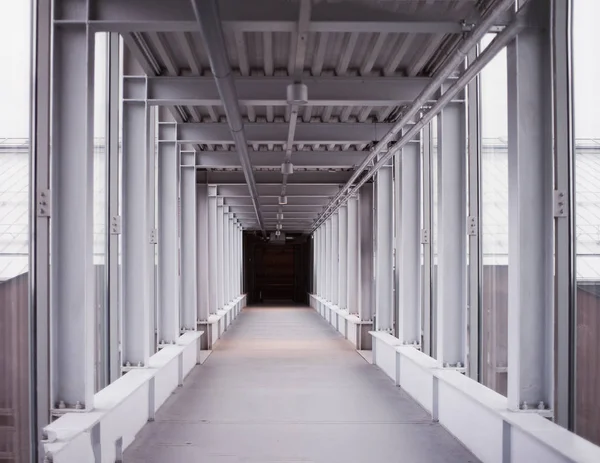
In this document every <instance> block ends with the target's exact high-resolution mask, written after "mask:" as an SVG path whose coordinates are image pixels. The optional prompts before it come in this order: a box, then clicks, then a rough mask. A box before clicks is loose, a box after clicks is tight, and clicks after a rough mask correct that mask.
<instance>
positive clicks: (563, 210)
mask: <svg viewBox="0 0 600 463" xmlns="http://www.w3.org/2000/svg"><path fill="white" fill-rule="evenodd" d="M567 214H568V207H567V192H566V191H564V190H554V217H567Z"/></svg>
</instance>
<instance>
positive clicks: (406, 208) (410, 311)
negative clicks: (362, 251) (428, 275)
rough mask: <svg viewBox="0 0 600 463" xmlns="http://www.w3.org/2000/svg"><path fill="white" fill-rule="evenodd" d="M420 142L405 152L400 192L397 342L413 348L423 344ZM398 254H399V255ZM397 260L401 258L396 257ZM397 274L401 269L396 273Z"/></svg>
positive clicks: (416, 142) (408, 147) (403, 151)
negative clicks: (421, 313) (411, 345)
mask: <svg viewBox="0 0 600 463" xmlns="http://www.w3.org/2000/svg"><path fill="white" fill-rule="evenodd" d="M419 148H420V144H419V140H415V141H414V142H411V143H408V144H407V145H405V146H404V148H403V149H402V172H401V175H402V177H401V182H400V183H401V185H397V187H399V188H400V190H401V192H402V193H401V198H400V200H401V202H402V216H401V217H397V218H396V221H399V222H400V227H399V234H400V240H399V241H400V242H399V244H400V248H399V249H396V252H397V253H398V254H399V255H400V256H401V259H400V260H399V261H398V260H396V262H397V265H398V266H399V275H400V281H399V283H400V284H399V288H398V289H399V293H400V294H399V305H398V309H399V311H398V338H399V339H400V341H403V342H406V343H410V344H421V323H420V320H421V319H420V317H419V314H420V308H421V305H420V291H421V287H420V282H421V278H420V277H421V252H420V250H421V236H420V234H421V233H420V231H421V223H420V219H421V213H420V212H421V211H420V208H421V159H420V154H421V153H420V149H419ZM398 251H399V252H398ZM397 257H398V256H397ZM396 271H398V269H397V270H396Z"/></svg>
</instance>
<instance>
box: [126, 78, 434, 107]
mask: <svg viewBox="0 0 600 463" xmlns="http://www.w3.org/2000/svg"><path fill="white" fill-rule="evenodd" d="M430 81H431V79H429V78H427V77H304V78H303V79H302V83H303V84H305V85H306V86H307V87H308V98H309V101H308V103H307V105H308V106H399V105H402V104H407V103H411V102H412V101H413V100H414V99H415V98H416V97H417V96H418V95H419V93H420V92H421V91H422V90H423V89H424V88H425V86H426V85H427V84H429V83H430ZM126 82H127V80H126ZM142 83H143V82H142ZM289 83H290V79H289V78H288V77H273V76H265V77H237V78H236V79H235V87H236V90H237V95H238V99H239V102H240V104H241V105H244V106H287V105H288V103H287V99H286V91H287V86H288V85H289ZM130 88H131V92H130V93H129V89H130ZM124 92H125V95H124V99H125V100H130V99H136V100H137V99H139V98H143V96H144V95H143V94H141V93H140V92H139V90H138V89H137V88H135V89H134V87H133V85H131V86H130V85H127V84H126V85H125V87H124ZM142 93H143V92H142ZM148 102H149V103H150V104H153V105H161V106H174V105H184V106H220V105H222V102H221V98H220V96H219V92H218V89H217V85H216V84H215V81H214V79H213V78H212V77H195V76H187V77H169V76H164V77H150V78H148Z"/></svg>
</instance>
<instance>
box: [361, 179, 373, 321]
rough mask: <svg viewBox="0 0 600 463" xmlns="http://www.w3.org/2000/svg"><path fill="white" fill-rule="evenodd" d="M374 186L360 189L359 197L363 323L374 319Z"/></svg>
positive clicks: (365, 186) (365, 185)
mask: <svg viewBox="0 0 600 463" xmlns="http://www.w3.org/2000/svg"><path fill="white" fill-rule="evenodd" d="M373 193H374V192H373V184H372V183H365V184H364V185H363V186H362V187H360V191H359V196H358V217H359V220H358V227H359V230H358V238H359V251H358V252H359V254H358V271H359V285H358V287H359V291H360V306H359V308H358V310H359V316H360V319H361V320H362V321H371V320H372V319H373V302H374V299H375V294H374V289H375V285H374V275H373V272H374V252H375V246H374V245H373V238H374V220H373V219H374V214H373V199H374V198H373V196H374V194H373Z"/></svg>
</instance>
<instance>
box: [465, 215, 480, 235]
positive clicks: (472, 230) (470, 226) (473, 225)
mask: <svg viewBox="0 0 600 463" xmlns="http://www.w3.org/2000/svg"><path fill="white" fill-rule="evenodd" d="M478 230H479V220H478V218H477V217H476V216H474V215H470V216H469V217H468V218H467V234H468V235H469V236H477V235H478Z"/></svg>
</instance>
